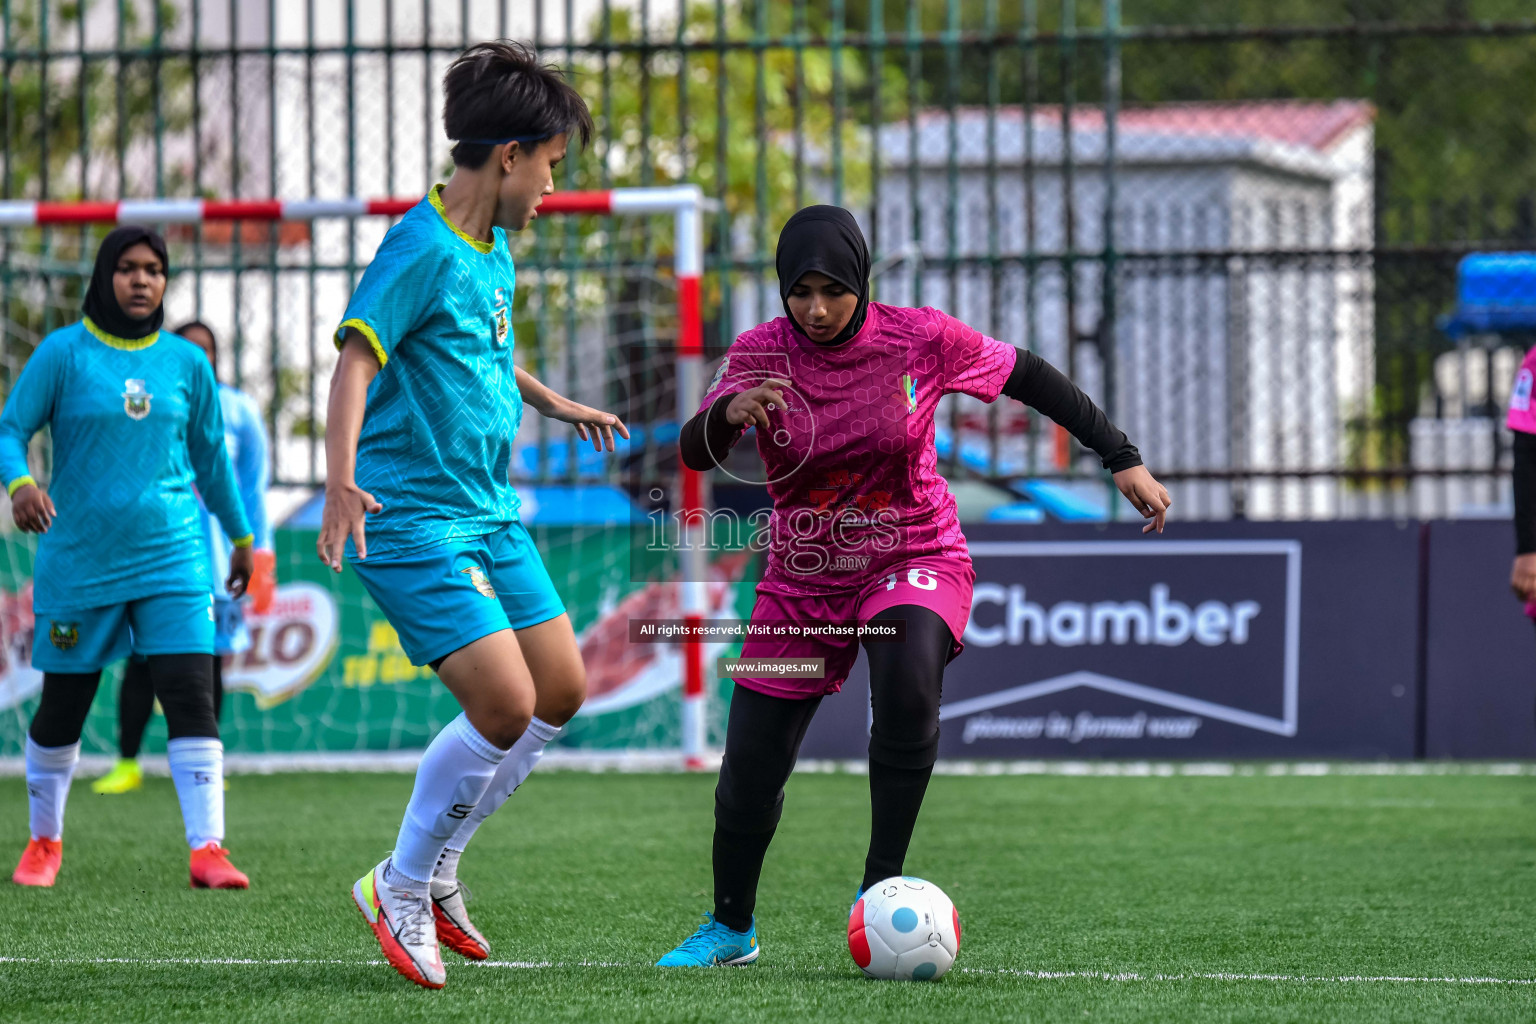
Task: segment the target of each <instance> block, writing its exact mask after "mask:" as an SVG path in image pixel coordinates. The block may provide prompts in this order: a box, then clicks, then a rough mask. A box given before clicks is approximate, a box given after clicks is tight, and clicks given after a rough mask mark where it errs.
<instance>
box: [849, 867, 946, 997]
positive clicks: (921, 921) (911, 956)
mask: <svg viewBox="0 0 1536 1024" xmlns="http://www.w3.org/2000/svg"><path fill="white" fill-rule="evenodd" d="M848 952H850V953H852V954H853V962H854V963H856V964H858V965H859V969H860V970H862V971H863V972H864V973H865V974H867V975H869V976H870V977H871V978H880V979H882V980H886V981H908V980H912V981H936V980H938V979H939V978H942V977H944V972H946V971H948V970H949V969H950V967H952V966H953V965H954V962H955V956H956V955H957V954H958V953H959V952H960V912H959V911H957V910H956V909H955V905H954V904H953V903H952V902H950V899H949V897H948V896H946V895H944V891H943V890H942V889H940V888H939V887H938V886H936V885H934V884H933V883H932V882H927V881H924V880H923V879H921V878H912V877H910V876H907V875H902V876H900V877H897V878H887V879H886V880H885V881H883V882H876V883H875V884H874V885H872V886H870V887H869V888H868V889H867V890H865V892H864V895H862V896H860V897H859V901H858V902H857V903H855V904H854V905H853V912H852V913H851V914H849V915H848Z"/></svg>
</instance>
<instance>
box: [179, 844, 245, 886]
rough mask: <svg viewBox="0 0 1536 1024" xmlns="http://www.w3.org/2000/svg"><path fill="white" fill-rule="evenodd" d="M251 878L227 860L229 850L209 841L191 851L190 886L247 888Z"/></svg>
mask: <svg viewBox="0 0 1536 1024" xmlns="http://www.w3.org/2000/svg"><path fill="white" fill-rule="evenodd" d="M250 887H251V880H250V879H249V878H247V877H245V872H243V871H241V870H240V869H239V868H237V867H235V866H234V865H233V864H231V863H230V862H229V851H228V850H226V849H224V847H222V846H220V845H219V844H218V843H213V842H210V843H208V844H207V845H205V846H199V847H198V848H197V849H195V850H193V851H192V888H194V889H249V888H250Z"/></svg>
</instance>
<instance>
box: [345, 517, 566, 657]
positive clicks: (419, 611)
mask: <svg viewBox="0 0 1536 1024" xmlns="http://www.w3.org/2000/svg"><path fill="white" fill-rule="evenodd" d="M350 561H351V564H352V568H353V569H355V570H357V577H358V579H360V580H362V581H363V587H364V589H366V590H367V591H368V595H369V596H370V597H372V598H373V601H374V604H377V605H378V606H379V610H380V611H382V612H383V613H384V617H385V618H387V619H389V624H390V625H391V626H394V627H395V632H396V633H398V634H399V635H400V646H401V648H403V649H404V650H405V653H406V656H407V657H409V658H410V659H411V664H413V665H426V664H429V663H430V662H434V661H436V660H437V659H439V658H442V657H446V656H447V655H449V654H452V653H453V652H454V651H456V650H458V649H459V648H460V647H463V646H464V645H465V644H469V643H473V642H474V641H476V640H478V639H480V638H481V637H483V636H487V635H489V634H491V633H495V632H498V631H499V630H503V629H526V628H527V627H529V626H536V625H538V624H539V623H541V622H547V621H548V620H550V619H553V618H555V617H557V616H559V615H563V614H565V605H564V604H563V603H562V602H561V600H560V595H559V594H556V593H555V585H554V583H552V582H551V581H550V578H549V571H548V570H547V569H545V568H544V560H543V559H542V558H540V557H539V549H538V548H537V547H535V546H534V543H533V538H532V537H530V536H528V531H527V529H526V528H524V526H523V524H522V523H508V524H507V525H506V526H504V527H502V528H501V529H499V530H497V531H496V532H495V533H490V534H486V535H485V536H484V537H476V538H474V539H472V540H461V541H453V542H452V543H448V544H440V545H438V546H436V547H430V548H426V549H424V550H421V551H411V552H407V553H406V554H404V555H400V556H399V557H379V556H377V555H375V556H374V557H372V558H369V559H367V560H366V561H359V560H358V559H356V558H353V559H351V560H350Z"/></svg>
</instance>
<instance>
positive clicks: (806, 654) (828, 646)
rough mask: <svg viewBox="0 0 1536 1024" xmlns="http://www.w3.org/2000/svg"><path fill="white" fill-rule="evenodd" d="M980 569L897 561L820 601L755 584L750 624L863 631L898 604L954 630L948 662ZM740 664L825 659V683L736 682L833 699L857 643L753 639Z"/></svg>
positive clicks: (937, 561) (778, 693) (774, 692)
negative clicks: (850, 626) (847, 626)
mask: <svg viewBox="0 0 1536 1024" xmlns="http://www.w3.org/2000/svg"><path fill="white" fill-rule="evenodd" d="M975 582H976V570H975V569H974V568H972V567H971V562H970V560H969V559H966V560H964V561H962V560H960V559H958V558H946V557H944V556H942V555H938V556H934V555H929V556H923V557H919V558H911V559H908V560H906V561H904V562H898V563H896V564H895V565H893V566H891V567H890V568H889V570H888V571H887V572H886V573H885V574H884V575H882V576H880V577H878V578H876V579H872V580H869V581H868V582H866V583H865V584H864V585H863V586H862V587H860V588H858V589H857V590H844V591H838V592H836V593H832V594H822V595H819V596H815V597H801V596H797V595H794V594H786V593H783V592H781V591H779V590H778V589H776V588H775V587H774V584H772V583H769V582H764V583H759V584H758V586H757V603H756V604H755V605H753V607H752V621H753V622H758V623H761V622H792V623H797V624H799V623H827V622H857V623H858V624H859V625H861V626H862V625H864V624H865V623H867V622H868V621H869V620H870V619H872V618H874V617H875V616H876V615H878V614H879V613H880V612H883V611H885V610H886V609H887V608H892V607H895V606H896V605H899V604H915V605H919V606H921V607H923V608H927V609H930V610H931V611H933V612H935V613H937V614H938V615H939V617H940V618H942V619H943V620H944V622H945V624H946V625H948V626H949V632H950V635H951V636H953V637H954V640H955V643H954V648H953V650H951V651H950V654H949V657H950V660H954V658H955V656H956V655H958V654H959V653H960V652H961V651H962V650H964V648H965V644H964V643H963V642H962V641H961V639H960V638H961V637H962V636H964V635H965V624H966V622H967V621H968V620H969V619H970V615H971V588H972V586H973V585H974V584H975ZM741 656H742V657H743V658H825V659H826V674H825V675H824V676H823V677H822V678H820V679H781V678H761V677H756V676H752V677H745V676H737V677H736V683H737V685H739V686H745V687H746V688H747V689H749V690H756V691H757V692H758V693H766V694H767V695H768V696H770V697H787V698H790V699H801V700H804V699H807V698H810V697H820V696H823V695H825V694H829V693H836V692H837V691H838V690H841V689H842V688H843V682H844V680H846V679H847V678H848V673H849V672H850V671H852V669H853V663H854V662H855V661H856V660H858V656H859V641H858V639H857V638H855V637H849V638H847V639H841V638H824V637H796V638H785V639H779V638H776V637H748V638H747V639H746V640H744V641H742V645H741Z"/></svg>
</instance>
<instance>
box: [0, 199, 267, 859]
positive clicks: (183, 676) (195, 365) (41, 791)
mask: <svg viewBox="0 0 1536 1024" xmlns="http://www.w3.org/2000/svg"><path fill="white" fill-rule="evenodd" d="M168 269H169V264H168V261H167V259H166V249H165V241H164V240H163V239H162V238H161V237H160V236H159V235H157V234H155V233H154V232H153V231H150V230H149V229H147V228H142V227H134V226H128V227H120V228H118V229H116V230H115V231H113V232H111V233H110V234H108V235H107V237H106V239H105V240H104V241H103V242H102V243H101V248H100V249H99V250H98V251H97V254H96V267H95V270H94V273H93V274H92V276H91V284H90V288H89V290H88V291H87V293H86V297H85V317H84V319H82V320H81V321H80V322H79V323H76V324H73V325H71V326H69V327H65V328H62V329H61V330H57V331H54V332H53V333H52V334H50V335H48V337H46V338H44V339H43V341H42V344H40V345H39V346H38V347H37V350H36V351H34V352H33V353H32V357H31V358H30V359H28V360H27V365H26V367H25V368H24V369H23V370H22V373H21V376H20V377H19V378H18V379H17V381H16V384H15V386H14V387H13V388H12V389H11V393H10V396H9V397H8V398H7V400H6V403H5V410H4V412H3V413H0V477H3V479H4V481H5V484H6V489H7V492H8V493H9V494H10V496H11V512H12V515H13V516H14V517H15V520H16V525H17V526H18V527H20V528H21V529H23V530H27V531H30V532H33V533H38V534H41V535H42V536H40V537H39V538H38V543H37V557H36V559H35V562H34V567H33V591H32V594H33V596H32V606H33V615H34V618H35V631H36V632H35V637H34V640H33V645H32V664H33V666H34V667H36V668H38V669H41V670H42V672H43V692H42V700H41V702H40V703H39V704H38V708H37V711H36V712H35V713H34V714H33V716H32V723H31V726H30V728H29V729H28V732H27V750H26V771H27V797H28V808H29V814H30V825H31V840H30V842H28V844H27V848H26V851H25V852H24V853H23V854H22V857H21V862H20V864H18V865H17V867H16V871H15V873H14V874H13V875H12V876H11V877H12V880H13V881H15V882H16V883H17V884H20V885H43V886H46V885H52V884H53V882H54V878H55V876H56V875H57V874H58V871H59V866H60V863H61V860H62V857H63V846H62V835H63V830H64V805H65V801H66V799H67V798H68V796H69V784H70V780H71V778H72V777H73V775H74V771H75V765H76V763H77V762H78V760H79V756H80V732H81V729H82V728H83V727H84V724H85V717H86V714H87V713H88V712H89V711H90V707H91V700H92V698H93V697H94V696H95V694H96V687H97V684H98V683H99V682H100V680H101V670H102V667H103V666H105V665H106V664H107V663H109V662H112V661H116V660H118V659H120V658H122V657H124V656H126V655H128V654H130V653H133V654H140V655H144V656H145V657H146V658H147V659H148V668H149V673H150V677H151V679H152V680H153V683H154V688H155V694H156V696H157V697H159V699H160V705H161V707H162V708H164V709H165V719H166V725H167V728H168V731H169V734H170V742H169V743H168V745H167V754H168V757H169V760H170V766H171V776H172V779H173V780H174V782H175V785H176V796H177V799H178V800H179V801H180V803H181V815H182V820H183V821H184V823H185V825H186V837H187V842H188V845H189V846H190V847H191V870H190V873H191V883H192V886H193V887H194V888H219V889H234V888H238V889H244V888H246V887H248V885H249V881H248V879H247V878H246V876H245V875H244V874H242V873H241V872H240V871H238V870H237V869H236V868H235V867H234V865H232V864H231V863H230V862H229V852H228V851H227V850H225V849H224V848H223V845H222V842H223V839H224V747H223V745H222V744H221V743H220V742H219V727H218V723H217V722H216V721H215V720H214V715H213V640H214V622H213V580H212V578H211V577H210V576H209V572H208V562H207V560H206V559H203V558H189V557H187V555H188V552H189V551H195V550H198V548H199V546H200V545H201V543H202V541H201V539H200V531H201V529H202V518H201V515H200V513H199V509H198V499H197V494H199V493H200V494H201V495H202V497H203V499H204V500H205V501H206V502H207V503H208V507H209V508H211V509H212V510H213V511H214V513H215V514H216V515H217V516H218V518H219V521H220V523H221V524H222V525H223V527H224V532H225V533H226V534H227V535H228V536H229V537H230V538H231V539H232V540H233V542H234V548H235V549H234V552H233V553H232V554H231V556H230V571H229V578H228V579H227V580H226V581H225V585H226V586H227V587H228V588H229V591H230V593H232V594H235V595H237V596H238V595H239V594H240V593H243V592H244V589H245V586H246V584H247V582H249V580H250V577H251V565H252V558H251V544H252V541H253V538H252V536H251V530H250V525H249V524H248V523H247V521H246V518H245V511H244V509H243V508H242V507H241V504H240V496H239V493H238V492H237V491H236V488H235V481H234V471H233V470H232V468H231V467H230V462H229V455H228V453H227V452H226V451H225V449H224V418H223V415H222V413H221V412H220V409H219V400H218V386H217V384H216V383H215V382H214V379H213V371H212V369H210V368H209V366H208V360H207V359H206V358H204V356H203V353H202V352H201V351H199V350H198V348H197V346H195V345H193V344H192V343H190V342H188V341H185V340H184V339H182V338H179V337H177V336H176V335H174V334H172V333H170V332H169V331H163V330H161V324H162V322H163V321H164V318H165V312H164V309H163V308H162V306H161V300H162V298H163V297H164V295H165V285H166V277H167V272H168ZM44 426H47V427H49V428H50V430H51V433H52V437H53V475H52V480H51V482H50V486H49V493H45V492H44V491H43V489H42V488H41V487H39V486H38V485H37V483H36V481H34V480H33V479H32V477H31V476H30V475H29V473H28V470H27V444H28V442H29V441H30V440H31V438H32V435H34V434H36V433H37V432H38V431H39V430H40V429H42V428H43V427H44ZM194 486H195V487H196V492H197V493H194V490H193V488H194Z"/></svg>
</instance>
